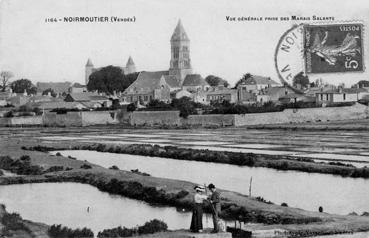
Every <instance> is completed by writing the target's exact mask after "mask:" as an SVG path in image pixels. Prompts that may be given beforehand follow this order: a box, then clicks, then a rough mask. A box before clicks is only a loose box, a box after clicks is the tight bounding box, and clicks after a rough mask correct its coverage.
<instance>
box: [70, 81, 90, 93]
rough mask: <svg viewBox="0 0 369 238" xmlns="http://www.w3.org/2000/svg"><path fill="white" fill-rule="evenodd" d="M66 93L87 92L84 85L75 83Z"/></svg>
mask: <svg viewBox="0 0 369 238" xmlns="http://www.w3.org/2000/svg"><path fill="white" fill-rule="evenodd" d="M68 91H69V93H84V92H87V87H86V85H81V84H79V83H75V84H73V85H72V86H71V87H70V88H69V90H68Z"/></svg>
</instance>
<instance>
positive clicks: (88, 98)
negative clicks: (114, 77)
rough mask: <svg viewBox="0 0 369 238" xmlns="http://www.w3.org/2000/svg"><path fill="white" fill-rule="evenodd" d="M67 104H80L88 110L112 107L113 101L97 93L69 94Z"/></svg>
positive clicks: (66, 99) (66, 98)
mask: <svg viewBox="0 0 369 238" xmlns="http://www.w3.org/2000/svg"><path fill="white" fill-rule="evenodd" d="M64 101H65V102H79V103H81V104H82V105H84V106H86V107H87V108H99V107H110V106H111V105H112V101H111V100H110V99H109V98H108V97H107V96H103V95H99V94H97V93H92V92H85V93H69V94H67V96H66V97H65V99H64Z"/></svg>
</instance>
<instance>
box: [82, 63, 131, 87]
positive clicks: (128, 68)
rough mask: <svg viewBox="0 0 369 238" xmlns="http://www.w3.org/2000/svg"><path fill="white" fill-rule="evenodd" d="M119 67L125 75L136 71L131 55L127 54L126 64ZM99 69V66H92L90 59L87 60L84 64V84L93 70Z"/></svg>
mask: <svg viewBox="0 0 369 238" xmlns="http://www.w3.org/2000/svg"><path fill="white" fill-rule="evenodd" d="M120 68H121V69H122V70H123V73H124V74H126V75H127V74H131V73H135V72H136V65H135V63H134V62H133V59H132V57H131V56H129V58H128V60H127V63H126V66H125V67H120ZM99 69H101V68H95V67H94V65H93V64H92V61H91V59H88V60H87V63H86V66H85V83H86V85H87V84H88V81H89V78H90V75H91V74H92V73H93V72H95V71H97V70H99Z"/></svg>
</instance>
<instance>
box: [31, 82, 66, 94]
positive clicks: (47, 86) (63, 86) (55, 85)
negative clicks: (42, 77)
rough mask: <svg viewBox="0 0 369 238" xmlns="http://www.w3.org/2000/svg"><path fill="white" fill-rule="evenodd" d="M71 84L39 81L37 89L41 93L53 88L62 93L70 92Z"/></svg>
mask: <svg viewBox="0 0 369 238" xmlns="http://www.w3.org/2000/svg"><path fill="white" fill-rule="evenodd" d="M71 86H72V84H71V83H70V82H48V83H44V82H37V84H36V87H37V91H38V92H39V93H42V92H43V91H45V90H47V89H52V90H53V91H54V92H55V93H57V94H60V95H61V94H63V93H68V92H69V88H70V87H71Z"/></svg>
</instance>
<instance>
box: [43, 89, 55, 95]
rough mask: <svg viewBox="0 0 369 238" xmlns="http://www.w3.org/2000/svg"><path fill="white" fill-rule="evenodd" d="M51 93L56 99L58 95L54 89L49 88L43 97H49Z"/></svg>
mask: <svg viewBox="0 0 369 238" xmlns="http://www.w3.org/2000/svg"><path fill="white" fill-rule="evenodd" d="M49 93H50V94H51V96H52V97H56V95H57V94H56V93H55V92H54V90H53V89H51V88H48V89H46V90H45V91H43V92H42V95H49Z"/></svg>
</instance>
